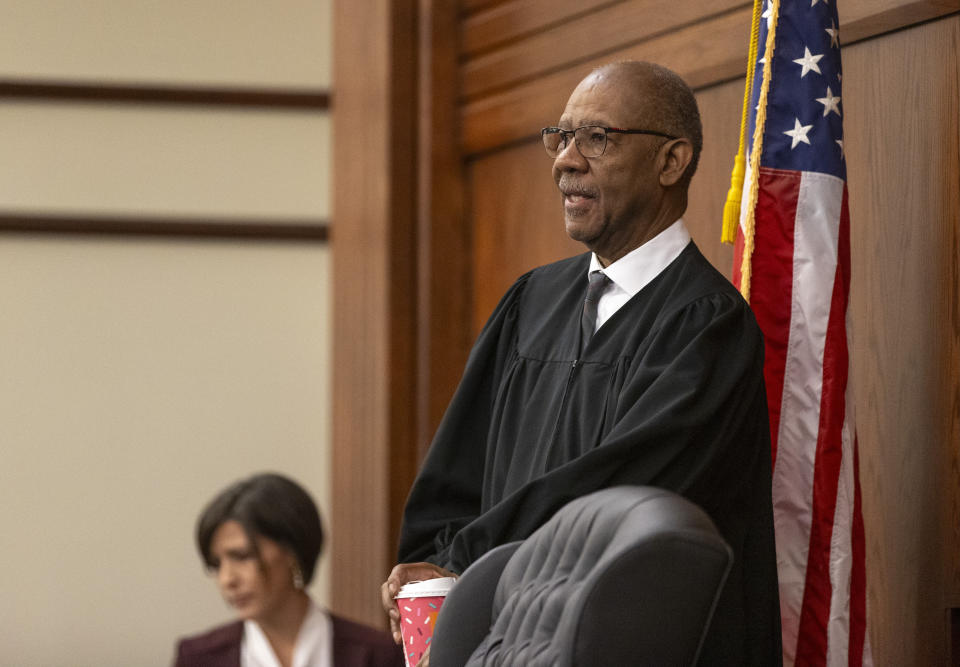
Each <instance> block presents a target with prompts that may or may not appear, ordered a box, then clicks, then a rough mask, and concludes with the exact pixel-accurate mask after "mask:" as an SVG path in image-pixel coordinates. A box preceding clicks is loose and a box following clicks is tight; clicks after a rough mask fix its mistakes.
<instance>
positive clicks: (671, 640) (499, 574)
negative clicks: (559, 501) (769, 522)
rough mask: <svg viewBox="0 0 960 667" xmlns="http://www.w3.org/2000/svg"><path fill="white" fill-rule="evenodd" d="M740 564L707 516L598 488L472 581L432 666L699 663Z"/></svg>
mask: <svg viewBox="0 0 960 667" xmlns="http://www.w3.org/2000/svg"><path fill="white" fill-rule="evenodd" d="M732 560H733V553H732V551H731V549H730V547H729V546H728V545H727V544H726V543H725V542H724V541H723V539H722V538H721V537H720V535H719V534H718V533H717V530H716V528H715V527H714V525H713V523H712V522H711V521H710V518H709V517H708V516H707V515H706V513H705V512H703V510H701V509H700V508H698V507H697V506H696V505H694V504H693V503H691V502H690V501H688V500H686V499H684V498H682V497H680V496H678V495H677V494H675V493H671V492H669V491H665V490H663V489H656V488H652V487H635V486H634V487H629V486H621V487H614V488H610V489H604V490H602V491H597V492H595V493H592V494H590V495H587V496H584V497H582V498H578V499H576V500H573V501H572V502H570V503H569V504H567V505H566V506H564V507H563V508H562V509H561V510H560V511H559V512H557V513H556V515H554V516H553V518H551V519H550V521H548V522H547V523H546V524H544V525H543V526H541V527H540V528H539V529H538V530H537V531H536V532H534V533H533V534H532V535H531V536H530V537H529V538H528V539H526V540H524V541H523V542H513V543H510V544H506V545H502V546H500V547H498V548H496V549H493V550H492V551H490V552H489V553H487V554H486V555H484V556H483V558H481V559H479V560H478V561H477V562H476V563H474V564H473V565H472V566H471V567H469V568H468V569H467V571H466V572H464V573H463V576H462V577H461V578H460V581H459V582H457V585H456V586H454V588H453V590H452V591H451V593H450V594H449V595H448V596H447V599H446V601H445V602H444V605H443V607H442V609H441V613H440V615H439V618H438V619H437V625H436V629H435V632H434V637H433V648H432V649H431V660H430V663H431V665H432V667H459V666H460V665H470V666H471V667H473V666H479V665H518V666H523V667H527V666H530V667H535V666H538V665H544V666H547V665H549V666H551V667H567V666H574V665H576V666H588V665H603V666H605V667H610V666H620V665H657V666H666V665H693V664H695V662H696V659H697V655H698V653H699V650H700V645H701V644H702V642H703V637H704V635H705V634H706V631H707V628H708V626H709V622H710V617H711V615H712V613H713V609H714V606H715V604H716V601H717V598H718V597H719V594H720V590H721V588H722V587H723V582H724V580H725V578H726V576H727V573H728V572H729V569H730V566H731V564H732Z"/></svg>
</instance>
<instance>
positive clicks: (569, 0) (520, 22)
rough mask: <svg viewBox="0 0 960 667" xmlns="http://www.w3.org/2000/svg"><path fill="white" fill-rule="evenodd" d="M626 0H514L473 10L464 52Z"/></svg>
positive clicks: (476, 51)
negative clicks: (482, 9)
mask: <svg viewBox="0 0 960 667" xmlns="http://www.w3.org/2000/svg"><path fill="white" fill-rule="evenodd" d="M620 2H623V0H513V1H512V2H505V3H502V4H500V5H497V6H496V7H490V8H488V9H487V10H484V11H478V12H476V13H474V14H471V15H470V16H468V17H467V18H466V19H465V20H464V21H463V26H462V30H463V40H462V45H461V50H462V52H463V53H464V54H465V55H467V56H475V55H477V54H480V53H483V52H484V51H489V50H490V49H492V48H494V47H497V46H500V45H502V44H506V43H508V42H512V41H515V40H517V39H519V38H521V37H524V36H526V35H530V34H532V33H537V32H541V31H542V30H544V29H546V28H548V27H550V26H552V25H555V24H557V23H562V22H566V21H574V20H576V18H577V17H578V16H580V15H581V14H588V13H590V12H592V11H594V10H596V9H600V8H601V7H605V6H607V5H615V4H617V3H620Z"/></svg>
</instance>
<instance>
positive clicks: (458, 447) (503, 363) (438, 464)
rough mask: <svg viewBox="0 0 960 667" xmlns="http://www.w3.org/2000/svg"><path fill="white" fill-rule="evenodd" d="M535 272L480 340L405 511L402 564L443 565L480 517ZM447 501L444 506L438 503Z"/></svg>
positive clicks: (504, 301)
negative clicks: (489, 454)
mask: <svg viewBox="0 0 960 667" xmlns="http://www.w3.org/2000/svg"><path fill="white" fill-rule="evenodd" d="M529 276H530V273H527V274H524V275H523V276H521V277H520V278H519V279H518V280H517V282H516V283H514V284H513V286H512V287H511V288H510V289H509V290H508V291H507V293H506V294H504V296H503V298H501V299H500V303H499V304H498V305H497V307H496V309H494V311H493V314H492V315H491V316H490V319H489V320H487V323H486V324H485V325H484V328H483V330H482V331H481V332H480V336H479V337H478V338H477V341H476V343H475V344H474V346H473V349H472V350H471V351H470V356H469V358H468V359H467V364H466V367H465V368H464V372H463V377H462V378H461V379H460V384H459V385H458V387H457V390H456V392H455V393H454V396H453V399H452V400H451V401H450V405H449V407H448V408H447V410H446V412H445V413H444V416H443V420H442V421H441V423H440V426H439V427H438V429H437V433H436V435H435V436H434V440H433V444H432V445H431V447H430V451H429V452H428V453H427V457H426V459H425V461H424V463H423V466H422V467H421V468H420V472H419V473H418V475H417V479H416V481H415V482H414V485H413V488H412V489H411V491H410V496H409V498H408V499H407V504H406V508H405V510H404V517H403V528H402V530H401V535H400V545H399V549H398V561H399V562H401V563H408V562H415V561H427V562H432V563H434V564H437V565H442V564H443V562H444V560H445V556H444V555H445V554H446V553H447V551H448V550H449V546H450V543H451V541H452V540H453V537H454V535H456V534H457V532H458V531H459V530H460V529H462V528H463V527H464V526H466V525H467V524H469V523H470V522H471V521H473V520H475V519H476V518H477V516H478V515H479V514H480V506H481V493H482V482H483V480H482V472H483V466H484V459H485V456H486V442H487V431H488V427H489V424H490V418H491V413H492V410H493V403H494V399H495V398H496V397H495V392H496V388H497V387H498V386H499V385H500V378H501V377H502V376H503V373H504V372H505V371H506V369H507V368H508V367H509V365H510V363H511V362H512V361H513V360H514V359H515V358H516V343H517V341H516V319H517V307H518V304H519V301H520V298H521V296H522V294H523V289H524V287H525V285H526V283H527V280H528V279H529ZM438 498H442V499H443V501H442V503H439V502H436V499H438Z"/></svg>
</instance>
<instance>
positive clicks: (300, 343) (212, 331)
mask: <svg viewBox="0 0 960 667" xmlns="http://www.w3.org/2000/svg"><path fill="white" fill-rule="evenodd" d="M328 14H329V0H320V1H312V2H307V1H305V0H304V1H299V0H284V1H282V2H275V3H262V2H258V1H257V2H255V1H253V0H247V1H243V2H238V1H235V0H231V1H230V2H226V1H220V2H212V1H211V2H201V3H196V2H184V1H178V2H164V3H157V2H127V1H125V0H95V1H91V2H84V3H77V2H72V1H67V0H63V1H59V2H55V1H52V0H51V1H40V2H37V1H36V0H18V1H12V2H5V3H4V6H3V9H2V11H0V77H12V78H18V77H19V78H50V79H56V80H65V81H89V80H94V81H123V82H128V83H142V84H148V85H149V84H152V83H161V84H173V85H178V84H189V85H201V84H202V85H208V84H209V85H224V86H227V85H230V86H247V85H249V86H256V87H269V86H295V87H313V88H317V87H324V86H328V85H329V76H330V75H329V59H330V49H329V18H328ZM329 134H330V128H329V121H328V118H327V117H326V116H325V114H316V113H310V112H291V111H276V112H271V111H269V110H256V111H246V110H220V109H218V108H215V107H209V108H178V107H165V108H159V107H155V108H154V107H140V106H136V105H116V106H114V105H109V104H67V103H27V102H17V103H13V102H10V101H2V100H0V143H2V144H3V145H4V150H3V151H2V152H0V210H2V211H20V212H26V213H45V212H65V211H66V212H70V213H71V214H76V215H78V216H81V217H82V216H84V215H92V216H97V215H104V214H123V215H125V216H137V215H146V216H157V215H160V216H167V217H169V216H177V215H186V216H190V217H197V216H200V217H201V219H202V216H212V217H215V218H216V219H217V220H229V219H230V218H231V217H234V216H238V217H246V216H249V217H252V218H257V219H271V220H276V221H277V222H280V223H282V222H284V221H285V220H302V219H320V218H324V217H326V216H327V215H328V212H329V208H330V207H329V184H328V182H327V181H328V180H329V174H328V164H329V149H328V141H329ZM329 273H330V251H329V249H328V248H327V247H326V246H324V245H322V244H319V243H317V242H315V241H303V242H296V241H284V242H279V241H257V240H246V241H229V240H218V239H207V240H198V239H176V238H172V239H171V238H165V239H164V238H159V237H123V236H86V235H78V236H73V235H53V234H36V235H31V234H22V233H9V232H7V233H0V525H2V526H3V529H2V530H0V554H2V556H0V562H2V567H0V665H22V666H30V665H44V666H57V665H63V666H68V665H69V666H83V665H90V666H94V665H97V666H110V665H118V666H120V665H137V666H140V665H167V664H169V662H170V659H171V657H172V654H173V647H174V642H175V639H176V637H178V636H181V635H183V634H187V633H192V632H196V631H199V630H202V629H204V628H206V627H209V626H211V625H213V624H215V623H218V622H220V621H223V620H226V619H228V618H230V612H229V610H228V609H226V608H225V606H224V605H223V603H222V602H221V601H220V599H219V596H218V594H217V593H216V590H215V588H214V585H213V583H212V582H211V581H209V580H208V579H207V577H206V576H205V575H204V574H203V572H202V569H201V566H200V561H199V559H198V557H197V555H196V552H195V549H194V546H193V541H192V539H193V538H192V531H193V525H194V521H195V518H196V515H197V512H198V511H199V509H200V508H201V506H202V505H203V504H204V503H205V502H206V501H207V500H208V499H209V498H210V497H211V495H212V494H213V493H215V492H216V491H217V490H219V489H220V488H221V487H223V486H224V485H225V484H227V483H229V482H231V481H233V480H234V479H236V478H238V477H240V476H244V475H248V474H250V473H252V472H255V471H260V470H265V469H270V470H277V471H280V472H285V473H287V474H290V475H292V476H294V477H295V478H296V479H298V480H300V481H301V482H302V483H303V484H304V485H305V486H306V487H307V488H308V489H309V490H310V491H311V492H312V494H313V495H314V497H315V498H316V499H317V501H318V502H319V503H320V504H321V505H322V506H324V507H327V508H329V505H330V497H329V477H330V470H329V431H330V428H329V405H330V398H329V371H328V366H329V349H328V348H329V341H330V332H329V322H330V312H329V310H330V303H329V302H330V287H329V278H328V276H329ZM326 514H327V515H329V511H327V512H326ZM328 579H329V575H328V574H327V568H326V567H324V568H323V569H322V570H321V571H320V573H319V575H318V582H317V583H316V585H315V586H314V592H315V594H316V596H317V598H318V599H319V600H321V601H326V600H327V598H328V594H327V589H328V586H329V582H328Z"/></svg>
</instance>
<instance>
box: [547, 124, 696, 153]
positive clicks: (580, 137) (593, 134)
mask: <svg viewBox="0 0 960 667" xmlns="http://www.w3.org/2000/svg"><path fill="white" fill-rule="evenodd" d="M611 132H615V133H617V134H652V135H655V136H658V137H666V138H667V139H676V138H677V137H675V136H673V135H670V134H667V133H665V132H657V131H656V130H627V129H623V128H620V127H604V126H603V125H581V126H580V127H578V128H575V129H573V130H564V129H562V128H559V127H545V128H543V129H542V130H540V136H541V137H542V138H543V147H544V148H546V149H547V155H549V156H550V157H557V155H559V154H560V153H562V152H563V149H565V148H566V147H567V143H568V142H569V141H570V137H573V141H574V143H576V145H577V150H578V151H580V155H582V156H583V157H600V156H601V155H603V151H604V150H606V148H607V135H608V134H610V133H611Z"/></svg>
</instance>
